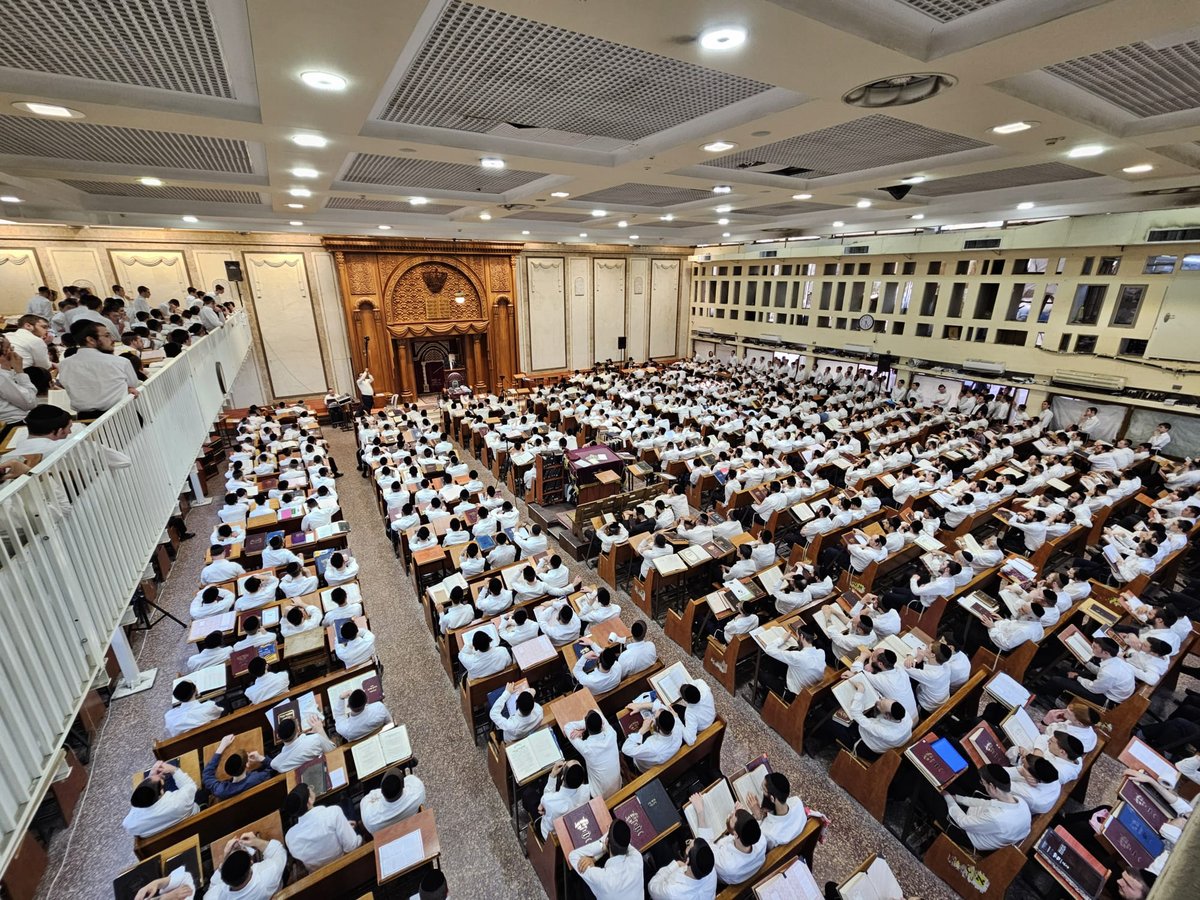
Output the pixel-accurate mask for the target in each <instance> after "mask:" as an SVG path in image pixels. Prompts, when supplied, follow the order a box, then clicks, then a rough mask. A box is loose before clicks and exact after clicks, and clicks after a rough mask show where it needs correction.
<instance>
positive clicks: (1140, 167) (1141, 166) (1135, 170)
mask: <svg viewBox="0 0 1200 900" xmlns="http://www.w3.org/2000/svg"><path fill="white" fill-rule="evenodd" d="M1121 171H1122V172H1124V173H1125V174H1126V175H1141V174H1142V173H1144V172H1153V171H1154V166H1152V165H1150V163H1138V164H1137V165H1136V166H1126V167H1125V168H1123V169H1122V170H1121ZM2 199H3V198H2V197H0V200H2Z"/></svg>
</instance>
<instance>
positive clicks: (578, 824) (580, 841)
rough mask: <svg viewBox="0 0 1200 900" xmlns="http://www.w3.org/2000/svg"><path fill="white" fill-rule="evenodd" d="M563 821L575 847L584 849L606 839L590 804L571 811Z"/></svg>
mask: <svg viewBox="0 0 1200 900" xmlns="http://www.w3.org/2000/svg"><path fill="white" fill-rule="evenodd" d="M563 821H564V823H565V824H566V826H567V833H568V834H570V835H571V843H572V844H573V845H574V847H582V846H584V845H585V844H590V843H592V841H598V840H600V838H602V837H604V832H603V831H602V830H601V829H600V823H599V822H597V821H596V816H595V814H594V813H593V812H592V807H591V804H590V803H585V804H584V805H583V806H581V807H579V808H578V809H573V810H571V811H570V812H569V813H567V814H566V815H564V816H563ZM574 847H572V849H574Z"/></svg>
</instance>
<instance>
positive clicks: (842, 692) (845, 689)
mask: <svg viewBox="0 0 1200 900" xmlns="http://www.w3.org/2000/svg"><path fill="white" fill-rule="evenodd" d="M856 684H861V685H862V686H863V705H862V708H863V709H869V708H870V707H872V706H874V705H875V704H876V703H878V702H879V694H878V693H876V691H875V688H873V687H871V683H870V682H869V681H867V678H866V676H865V675H863V674H862V673H861V672H859V673H858V674H857V675H853V676H851V677H850V678H847V679H846V680H845V681H839V682H838V683H837V684H835V685H834V686H833V697H834V699H835V700H837V702H838V703H839V704H840V705H841V707H842V710H843V711H844V712H845V713H846V714H847V715H849V714H850V707H851V705H852V704H853V703H854V694H855V690H854V686H855V685H856Z"/></svg>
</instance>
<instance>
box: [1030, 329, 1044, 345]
mask: <svg viewBox="0 0 1200 900" xmlns="http://www.w3.org/2000/svg"><path fill="white" fill-rule="evenodd" d="M1044 343H1046V332H1044V331H1039V332H1038V333H1037V337H1036V338H1034V340H1033V346H1035V347H1040V346H1042V344H1044Z"/></svg>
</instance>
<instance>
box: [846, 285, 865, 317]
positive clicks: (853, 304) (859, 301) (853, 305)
mask: <svg viewBox="0 0 1200 900" xmlns="http://www.w3.org/2000/svg"><path fill="white" fill-rule="evenodd" d="M866 292H867V284H866V282H865V281H856V282H854V284H852V285H850V312H862V308H863V294H865V293H866Z"/></svg>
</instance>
